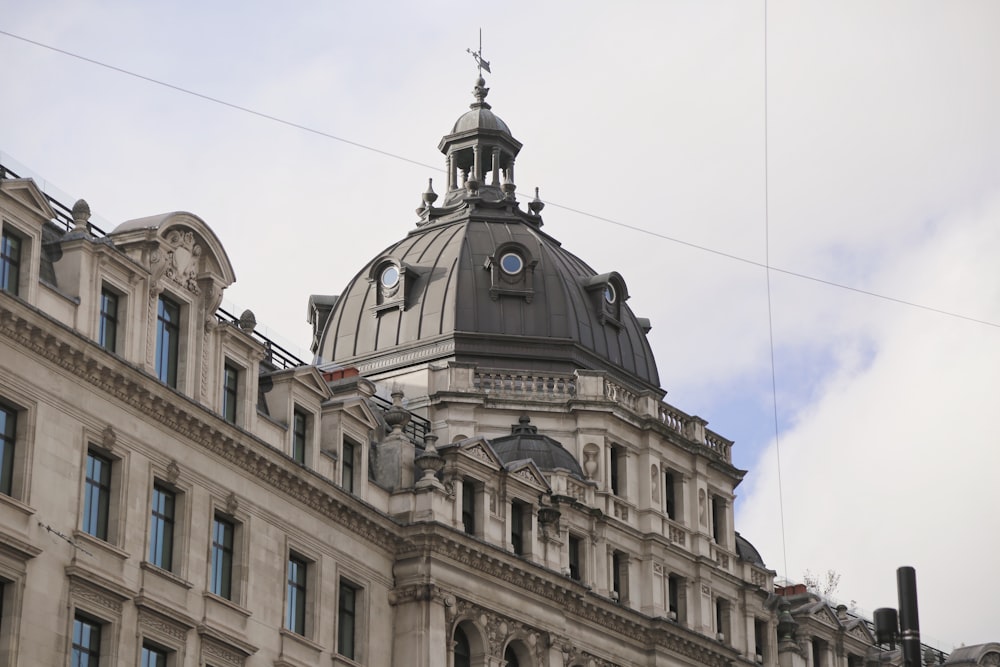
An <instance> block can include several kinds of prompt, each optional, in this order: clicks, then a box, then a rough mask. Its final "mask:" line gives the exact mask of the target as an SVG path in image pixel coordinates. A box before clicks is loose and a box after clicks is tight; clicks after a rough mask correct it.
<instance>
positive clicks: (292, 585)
mask: <svg viewBox="0 0 1000 667" xmlns="http://www.w3.org/2000/svg"><path fill="white" fill-rule="evenodd" d="M285 627H287V628H288V629H289V630H291V631H292V632H296V633H298V634H300V635H304V634H305V633H306V562H305V561H303V560H301V559H299V558H298V557H296V556H290V557H289V559H288V608H287V610H286V614H285Z"/></svg>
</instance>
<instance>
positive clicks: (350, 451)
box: [340, 438, 356, 493]
mask: <svg viewBox="0 0 1000 667" xmlns="http://www.w3.org/2000/svg"><path fill="white" fill-rule="evenodd" d="M355 451H356V448H355V446H354V443H353V442H351V441H350V440H348V439H347V438H344V452H343V454H344V456H343V461H342V462H341V464H340V466H341V467H340V484H341V486H343V487H344V490H345V491H347V492H348V493H354V456H355Z"/></svg>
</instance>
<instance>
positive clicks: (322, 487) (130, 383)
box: [0, 78, 996, 667]
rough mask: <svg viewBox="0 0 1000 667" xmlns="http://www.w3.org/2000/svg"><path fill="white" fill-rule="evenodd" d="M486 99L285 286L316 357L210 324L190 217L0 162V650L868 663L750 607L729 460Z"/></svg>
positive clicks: (215, 262)
mask: <svg viewBox="0 0 1000 667" xmlns="http://www.w3.org/2000/svg"><path fill="white" fill-rule="evenodd" d="M487 93H488V89H487V88H486V84H485V81H483V80H482V78H480V79H479V80H478V81H477V82H476V85H475V89H474V93H473V94H474V98H475V99H474V102H473V103H472V105H471V109H470V110H469V111H467V112H465V113H464V114H463V115H462V116H461V117H460V118H459V119H458V121H456V123H455V124H454V125H453V126H452V129H451V131H450V132H449V133H448V134H446V135H445V136H444V138H443V139H442V140H441V142H440V144H439V148H440V150H441V151H442V152H443V153H444V154H445V155H446V156H447V160H448V174H447V179H446V183H445V185H444V187H443V188H442V190H443V192H442V194H441V195H440V196H439V195H438V194H436V193H435V192H434V190H433V187H432V184H429V186H428V189H427V191H426V192H424V194H423V197H422V205H421V206H420V208H419V209H418V211H417V220H416V222H415V224H414V225H413V228H412V229H409V230H403V229H401V230H400V233H401V234H402V235H403V237H402V238H401V240H400V241H398V242H397V243H394V244H392V245H391V246H389V247H388V248H386V249H385V250H384V251H383V252H381V253H379V254H378V256H376V257H374V258H372V259H371V260H370V261H368V262H367V263H365V264H364V266H362V267H360V270H359V271H358V273H357V275H356V276H355V277H354V279H353V280H352V281H351V282H350V283H349V284H348V285H347V286H346V287H345V288H344V289H343V291H342V292H341V293H340V295H339V296H313V297H311V298H310V299H309V318H310V321H311V322H312V324H313V331H314V336H313V345H312V351H313V353H314V354H315V359H314V360H313V362H312V363H308V362H306V361H305V360H302V359H299V358H297V357H296V356H295V355H294V354H291V353H290V352H288V351H287V350H284V349H283V348H281V347H280V346H279V345H277V344H276V343H275V342H274V341H272V340H270V339H268V338H267V337H266V336H264V335H263V334H261V333H260V332H259V331H258V330H257V325H256V318H255V317H254V315H253V313H252V312H250V311H246V312H244V313H242V314H240V315H239V316H237V315H235V314H233V313H229V312H226V311H225V310H223V309H220V307H219V304H220V303H221V300H222V296H223V294H224V292H225V290H226V289H227V288H228V287H229V286H230V285H231V284H233V282H234V281H235V280H236V270H235V267H233V266H232V265H231V264H230V262H229V259H228V257H227V256H226V252H225V249H224V246H223V243H222V240H221V239H219V238H218V237H217V236H216V235H215V233H214V232H213V231H212V229H211V228H210V226H209V223H208V222H207V221H205V220H203V219H201V218H200V217H198V216H196V215H194V214H191V213H186V212H174V213H168V214H160V215H152V216H148V217H144V218H140V219H137V220H132V221H126V222H123V223H121V224H120V225H118V226H117V227H116V228H115V229H113V230H111V231H108V232H105V231H102V230H99V229H97V228H96V227H95V226H94V225H93V224H92V223H91V222H90V207H89V206H88V205H87V203H86V202H84V201H83V200H80V201H79V202H77V203H76V204H75V205H73V206H72V207H69V206H67V205H66V202H59V201H57V200H56V199H53V198H52V197H50V196H49V195H47V194H46V193H45V192H44V191H42V190H41V189H40V188H39V186H38V183H37V182H36V181H35V180H33V179H31V178H22V177H20V176H19V175H17V174H14V173H12V172H11V171H10V170H9V169H7V168H6V167H3V166H2V165H0V232H2V244H0V353H2V356H0V358H2V359H3V364H0V610H2V615H0V664H4V665H65V664H73V665H88V666H91V667H93V666H107V665H134V664H142V665H157V666H160V665H170V666H171V667H195V666H197V667H207V666H212V667H222V666H225V667H254V666H257V667H263V666H264V665H268V666H273V667H307V666H309V665H318V664H327V665H330V664H332V665H335V666H338V667H357V666H360V665H365V666H368V667H390V666H393V665H407V666H414V667H471V666H475V667H504V666H505V667H597V666H600V667H633V666H639V665H690V666H692V667H693V666H695V665H708V666H710V667H729V666H730V665H734V664H747V665H757V664H760V665H767V666H769V667H778V666H779V665H780V667H857V666H858V665H860V664H861V663H862V662H865V661H866V660H870V659H877V660H880V661H881V662H885V660H882V657H881V656H878V655H876V653H877V652H876V651H875V648H874V637H873V635H872V633H871V631H870V628H869V626H868V625H867V624H866V623H865V622H864V620H863V619H860V618H858V617H857V616H856V615H854V614H851V613H849V612H848V611H847V610H846V609H840V608H838V609H836V611H835V610H834V609H832V608H831V607H830V605H829V604H828V603H826V602H825V601H823V600H821V599H820V598H818V597H817V596H816V595H814V594H812V593H810V592H808V591H806V590H804V589H802V590H800V589H799V588H796V587H785V588H775V586H774V572H773V571H771V570H770V569H768V567H767V566H766V565H765V561H764V559H763V558H762V557H761V555H760V554H759V553H758V551H757V550H756V549H755V548H754V547H753V545H752V544H750V542H748V541H747V540H746V539H744V538H743V537H742V536H740V535H739V533H737V532H736V530H735V526H734V517H733V501H734V498H735V489H736V487H737V485H738V484H739V483H740V481H741V480H742V479H743V475H744V471H742V470H739V469H737V468H735V467H734V466H733V464H732V458H731V448H732V446H733V443H732V441H730V440H728V439H727V438H725V437H723V436H721V435H719V434H717V433H714V432H712V431H711V430H709V429H708V428H707V422H706V421H705V420H703V419H700V418H699V417H697V416H694V415H691V414H688V413H686V412H684V411H683V410H681V409H679V408H677V407H675V406H672V405H670V404H668V403H666V402H664V400H663V398H664V396H665V392H664V391H663V389H662V388H661V387H660V380H659V374H658V371H657V367H656V362H655V360H654V358H653V355H652V352H651V349H650V346H649V343H648V341H647V339H646V334H647V332H648V331H649V330H650V324H649V322H648V321H647V320H644V319H643V318H641V317H637V316H636V315H635V314H634V313H633V311H632V309H631V308H630V307H629V305H627V303H626V302H627V300H628V297H629V294H628V288H627V285H626V281H625V276H623V275H621V274H619V273H617V272H614V271H612V272H608V273H597V272H596V271H595V270H594V269H592V268H591V267H590V266H589V265H588V264H587V263H586V262H584V261H583V260H582V259H580V258H578V257H576V256H574V255H573V254H572V253H570V252H568V251H567V250H565V249H564V248H563V247H562V246H561V245H560V243H559V242H558V241H557V240H556V239H554V238H552V237H551V236H549V235H548V234H546V233H545V232H544V231H543V224H542V216H541V212H542V210H543V204H542V202H541V201H540V200H539V199H538V196H537V191H536V193H535V197H534V198H533V199H532V200H530V201H528V202H527V203H526V205H525V206H524V207H523V208H522V203H521V202H520V201H519V200H518V194H517V187H516V185H515V173H514V166H515V160H516V159H517V158H518V155H519V153H520V150H521V144H520V143H519V142H518V141H517V140H516V139H515V138H514V136H513V135H512V133H511V131H510V128H509V126H508V125H507V124H506V123H505V122H504V121H502V120H501V119H500V118H499V117H498V116H497V115H496V114H494V113H493V111H492V109H491V108H490V105H489V104H488V103H487V102H486V98H487ZM439 200H440V201H439ZM887 655H888V656H889V658H890V661H891V664H896V665H898V664H899V655H898V652H896V653H892V654H887ZM995 655H996V652H995V651H992V652H990V651H986V652H983V651H980V652H973V651H966V652H965V653H963V654H962V656H961V658H962V660H963V664H964V662H969V663H970V664H973V663H975V664H986V662H987V661H988V660H992V659H993V658H992V657H991V656H995ZM872 656H874V658H873V657H872ZM939 657H942V656H939Z"/></svg>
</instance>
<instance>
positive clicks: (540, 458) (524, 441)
mask: <svg viewBox="0 0 1000 667" xmlns="http://www.w3.org/2000/svg"><path fill="white" fill-rule="evenodd" d="M530 422H531V420H530V419H529V418H528V417H527V416H524V417H521V419H520V420H519V423H517V424H514V425H513V426H511V427H510V435H505V436H503V437H502V438H496V439H495V440H490V446H491V447H493V451H495V452H496V454H497V456H499V457H500V460H501V461H503V462H504V463H513V462H514V461H523V460H525V459H530V460H532V461H534V462H535V465H536V466H538V469H539V470H541V471H542V472H551V471H553V470H557V469H563V470H568V471H569V473H570V474H571V475H573V476H574V477H576V478H577V479H581V480H582V479H583V478H584V477H583V469H582V468H580V464H579V463H578V462H577V460H576V457H575V456H573V455H572V454H570V453H569V452H568V451H566V450H565V449H563V446H562V445H561V444H559V442H557V441H556V440H553V439H552V438H550V437H549V436H547V435H539V434H538V427H537V426H532V425H531V423H530Z"/></svg>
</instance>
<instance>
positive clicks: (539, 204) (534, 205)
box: [528, 188, 545, 215]
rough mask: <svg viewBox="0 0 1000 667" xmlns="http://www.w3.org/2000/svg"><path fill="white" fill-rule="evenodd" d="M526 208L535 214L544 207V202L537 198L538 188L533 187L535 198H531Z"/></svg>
mask: <svg viewBox="0 0 1000 667" xmlns="http://www.w3.org/2000/svg"><path fill="white" fill-rule="evenodd" d="M528 208H529V209H530V210H531V212H532V213H533V214H535V215H538V214H539V213H541V212H542V209H543V208H545V202H543V201H542V200H541V199H539V198H538V188H535V198H534V199H532V200H531V203H530V204H528Z"/></svg>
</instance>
